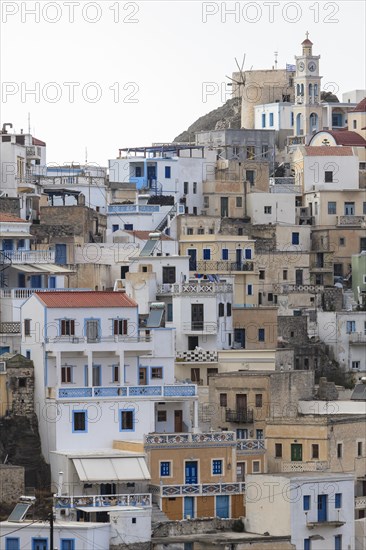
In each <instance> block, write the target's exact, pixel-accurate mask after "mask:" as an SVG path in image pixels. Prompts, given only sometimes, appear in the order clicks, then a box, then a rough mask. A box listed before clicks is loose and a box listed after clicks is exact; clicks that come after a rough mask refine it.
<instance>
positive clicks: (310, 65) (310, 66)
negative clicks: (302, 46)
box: [308, 61, 316, 73]
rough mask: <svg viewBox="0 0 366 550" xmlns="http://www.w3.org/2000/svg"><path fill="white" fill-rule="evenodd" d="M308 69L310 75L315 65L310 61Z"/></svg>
mask: <svg viewBox="0 0 366 550" xmlns="http://www.w3.org/2000/svg"><path fill="white" fill-rule="evenodd" d="M308 69H309V71H311V72H312V73H313V72H314V71H315V69H316V65H315V63H314V61H310V63H309V65H308Z"/></svg>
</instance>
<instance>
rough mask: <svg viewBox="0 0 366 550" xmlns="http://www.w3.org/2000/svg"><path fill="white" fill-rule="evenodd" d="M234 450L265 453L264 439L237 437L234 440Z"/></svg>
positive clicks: (246, 452) (247, 452)
mask: <svg viewBox="0 0 366 550" xmlns="http://www.w3.org/2000/svg"><path fill="white" fill-rule="evenodd" d="M236 450H237V451H238V453H241V454H242V453H245V454H259V453H265V451H266V448H265V446H264V439H238V440H237V441H236Z"/></svg>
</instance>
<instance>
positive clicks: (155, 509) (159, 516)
mask: <svg viewBox="0 0 366 550" xmlns="http://www.w3.org/2000/svg"><path fill="white" fill-rule="evenodd" d="M166 521H170V519H169V518H168V516H166V515H165V514H164V512H162V511H161V510H160V508H159V506H158V505H157V504H156V503H154V502H153V503H152V513H151V526H152V528H153V529H155V527H157V525H158V524H159V523H165V522H166Z"/></svg>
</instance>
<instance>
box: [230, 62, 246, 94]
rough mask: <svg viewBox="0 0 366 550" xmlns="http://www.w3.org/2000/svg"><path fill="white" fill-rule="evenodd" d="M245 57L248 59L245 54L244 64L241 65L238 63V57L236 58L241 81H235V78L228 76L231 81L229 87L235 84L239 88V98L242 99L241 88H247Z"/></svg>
mask: <svg viewBox="0 0 366 550" xmlns="http://www.w3.org/2000/svg"><path fill="white" fill-rule="evenodd" d="M245 57H246V54H244V56H243V62H242V64H241V65H239V62H238V60H237V58H236V57H235V58H234V59H235V63H236V66H237V67H238V69H239V80H235V79H234V78H231V77H230V76H227V75H226V78H228V79H229V80H231V83H229V84H228V86H232V85H233V84H232V83H234V84H236V86H237V87H238V96H239V97H241V94H240V86H243V87H244V88H245V82H246V76H245V73H244V72H243V69H244V65H245ZM235 91H236V90H235Z"/></svg>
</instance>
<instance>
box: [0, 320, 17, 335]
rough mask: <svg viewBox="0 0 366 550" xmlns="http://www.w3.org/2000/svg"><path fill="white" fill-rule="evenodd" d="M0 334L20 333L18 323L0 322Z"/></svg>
mask: <svg viewBox="0 0 366 550" xmlns="http://www.w3.org/2000/svg"><path fill="white" fill-rule="evenodd" d="M0 334H20V323H12V322H6V321H5V322H3V323H0Z"/></svg>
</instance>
